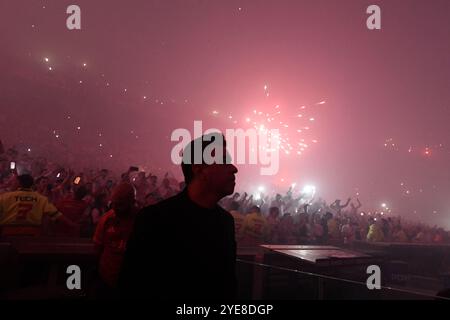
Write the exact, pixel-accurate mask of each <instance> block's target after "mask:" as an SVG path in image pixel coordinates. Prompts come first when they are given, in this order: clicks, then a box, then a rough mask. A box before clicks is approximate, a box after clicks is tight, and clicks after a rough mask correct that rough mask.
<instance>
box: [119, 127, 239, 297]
mask: <svg viewBox="0 0 450 320" xmlns="http://www.w3.org/2000/svg"><path fill="white" fill-rule="evenodd" d="M219 137H220V139H217V135H216V139H215V140H214V141H207V139H210V138H211V135H208V136H203V137H201V138H198V139H196V140H194V141H191V143H190V144H189V145H188V146H187V147H186V148H185V149H184V151H183V160H182V165H181V166H182V170H183V174H184V177H185V181H186V188H185V189H184V190H183V191H182V192H181V193H179V194H178V195H176V196H174V197H171V198H169V199H167V200H164V201H162V202H160V203H158V204H156V205H153V206H149V207H147V208H144V209H143V210H142V211H141V212H140V213H139V214H138V217H137V219H136V222H135V225H134V230H133V233H132V235H131V237H130V240H129V242H128V246H127V250H126V253H125V261H124V265H123V269H122V273H121V277H120V279H119V286H120V289H121V291H122V294H123V296H124V297H125V298H129V297H132V298H161V299H183V300H185V301H186V300H199V299H201V300H205V299H206V300H211V299H220V300H222V299H232V298H235V297H236V274H235V261H236V242H235V235H234V222H233V217H232V216H231V214H230V213H228V212H227V211H225V210H224V209H222V208H221V207H219V206H218V204H217V203H218V202H219V200H220V199H222V198H223V197H225V196H227V195H230V194H232V193H233V191H234V186H235V174H236V173H237V169H236V167H235V166H234V165H232V164H229V161H225V160H228V159H225V158H226V150H225V143H224V141H223V143H221V144H220V143H218V141H219V140H221V141H222V139H223V137H222V136H219ZM202 138H203V139H202ZM205 138H206V139H205ZM205 140H206V141H205ZM211 140H213V139H211ZM196 141H197V143H199V144H197V143H196ZM211 143H214V144H213V145H211V146H209V145H210V144H211ZM216 145H219V149H220V151H221V152H219V154H220V153H223V155H224V159H222V160H221V161H217V160H216V161H215V162H214V163H212V162H208V161H205V158H204V157H202V156H201V157H200V159H198V158H196V157H195V156H194V154H196V153H197V154H198V152H201V153H202V155H203V151H205V152H206V151H207V150H210V148H211V147H213V146H216ZM208 146H209V147H208ZM197 147H199V148H197ZM206 147H208V148H207V150H205V148H206ZM198 149H200V150H198ZM219 149H216V150H214V151H212V152H211V155H213V153H214V156H215V155H217V153H218V152H217V151H218V150H219ZM190 151H192V152H190ZM195 158H196V159H195ZM198 160H200V161H198ZM218 162H220V163H218ZM206 163H212V164H206Z"/></svg>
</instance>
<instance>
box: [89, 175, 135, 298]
mask: <svg viewBox="0 0 450 320" xmlns="http://www.w3.org/2000/svg"><path fill="white" fill-rule="evenodd" d="M137 211H138V209H137V207H136V190H135V189H134V187H133V185H131V184H130V183H126V182H122V183H121V184H119V185H118V186H116V187H115V188H114V190H113V193H112V195H111V210H109V211H108V212H106V213H105V214H104V215H103V216H102V217H101V218H100V220H99V222H98V224H97V228H96V230H95V234H94V238H93V241H94V244H95V248H96V251H97V254H98V258H99V263H98V273H99V276H100V281H99V282H98V284H97V288H96V291H97V292H96V296H97V297H98V298H116V297H119V295H118V292H117V280H118V278H119V274H120V269H121V268H122V262H123V259H124V254H125V248H126V243H127V241H128V238H129V237H130V234H131V231H132V229H133V222H134V219H135V217H136V214H137Z"/></svg>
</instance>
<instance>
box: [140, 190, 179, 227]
mask: <svg viewBox="0 0 450 320" xmlns="http://www.w3.org/2000/svg"><path fill="white" fill-rule="evenodd" d="M180 201H182V199H181V195H180V194H177V195H175V196H173V197H170V198H167V199H164V200H162V201H160V202H158V203H155V204H152V205H150V206H147V207H144V208H142V209H141V210H140V211H139V213H138V216H139V219H141V220H143V221H145V220H147V219H152V220H154V219H164V218H170V217H173V214H177V213H179V210H176V209H177V208H179V206H180Z"/></svg>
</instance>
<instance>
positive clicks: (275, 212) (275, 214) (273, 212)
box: [269, 207, 280, 218]
mask: <svg viewBox="0 0 450 320" xmlns="http://www.w3.org/2000/svg"><path fill="white" fill-rule="evenodd" d="M269 215H270V216H272V217H274V218H276V217H278V216H279V215H280V210H279V209H278V207H271V208H270V209H269Z"/></svg>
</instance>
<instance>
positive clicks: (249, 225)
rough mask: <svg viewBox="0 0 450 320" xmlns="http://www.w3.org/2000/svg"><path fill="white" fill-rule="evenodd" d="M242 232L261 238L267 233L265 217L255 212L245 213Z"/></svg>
mask: <svg viewBox="0 0 450 320" xmlns="http://www.w3.org/2000/svg"><path fill="white" fill-rule="evenodd" d="M243 232H244V234H245V235H246V236H249V237H252V238H256V239H258V240H262V239H263V238H264V237H265V235H266V234H267V221H266V218H265V217H264V216H263V215H262V214H258V213H256V212H253V213H250V214H248V215H246V216H245V220H244V226H243Z"/></svg>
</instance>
